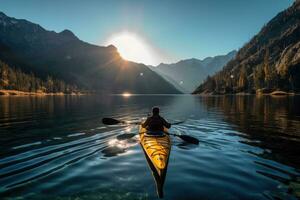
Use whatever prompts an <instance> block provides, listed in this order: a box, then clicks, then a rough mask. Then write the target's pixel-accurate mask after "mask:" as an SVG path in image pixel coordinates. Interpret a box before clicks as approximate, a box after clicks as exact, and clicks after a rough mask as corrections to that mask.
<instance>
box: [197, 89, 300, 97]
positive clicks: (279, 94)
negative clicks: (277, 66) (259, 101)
mask: <svg viewBox="0 0 300 200" xmlns="http://www.w3.org/2000/svg"><path fill="white" fill-rule="evenodd" d="M193 95H198V96H230V95H232V96H249V95H253V96H258V97H259V96H271V97H285V96H297V95H300V93H296V92H285V91H280V90H276V91H273V92H264V93H263V92H256V93H247V92H239V93H224V94H217V93H213V92H211V93H198V94H193Z"/></svg>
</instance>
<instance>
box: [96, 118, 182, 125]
mask: <svg viewBox="0 0 300 200" xmlns="http://www.w3.org/2000/svg"><path fill="white" fill-rule="evenodd" d="M183 122H184V121H180V122H174V123H171V125H177V124H181V123H183ZM102 123H103V124H106V125H116V124H132V125H140V124H141V123H142V122H126V121H123V120H117V119H114V118H106V117H105V118H103V119H102Z"/></svg>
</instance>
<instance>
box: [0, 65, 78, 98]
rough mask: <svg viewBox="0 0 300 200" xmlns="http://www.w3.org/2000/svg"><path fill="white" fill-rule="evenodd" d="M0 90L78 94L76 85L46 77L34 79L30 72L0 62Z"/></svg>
mask: <svg viewBox="0 0 300 200" xmlns="http://www.w3.org/2000/svg"><path fill="white" fill-rule="evenodd" d="M0 89H7V90H19V91H24V92H44V93H57V92H63V93H73V92H78V91H79V89H78V87H77V86H76V85H71V84H67V83H65V82H64V81H62V80H59V79H55V78H53V77H51V76H47V78H46V79H41V78H39V77H36V76H35V75H34V74H33V73H32V72H31V73H24V72H22V71H21V70H20V69H18V68H14V67H10V66H9V65H8V64H6V63H4V62H2V61H1V60H0Z"/></svg>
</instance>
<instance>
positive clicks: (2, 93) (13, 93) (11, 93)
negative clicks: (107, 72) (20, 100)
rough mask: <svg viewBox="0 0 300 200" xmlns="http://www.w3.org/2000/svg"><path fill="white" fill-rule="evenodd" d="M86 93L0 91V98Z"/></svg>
mask: <svg viewBox="0 0 300 200" xmlns="http://www.w3.org/2000/svg"><path fill="white" fill-rule="evenodd" d="M85 94H88V93H81V92H76V93H75V92H72V93H63V92H51V93H46V92H25V91H20V90H4V89H3V90H0V96H64V95H85Z"/></svg>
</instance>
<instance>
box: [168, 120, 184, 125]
mask: <svg viewBox="0 0 300 200" xmlns="http://www.w3.org/2000/svg"><path fill="white" fill-rule="evenodd" d="M184 122H185V121H180V122H174V123H171V125H177V124H182V123H184Z"/></svg>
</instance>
